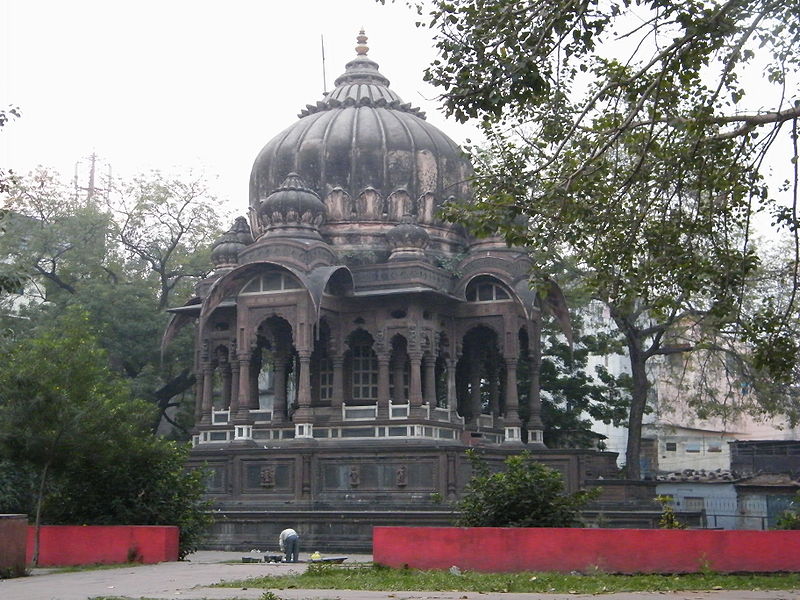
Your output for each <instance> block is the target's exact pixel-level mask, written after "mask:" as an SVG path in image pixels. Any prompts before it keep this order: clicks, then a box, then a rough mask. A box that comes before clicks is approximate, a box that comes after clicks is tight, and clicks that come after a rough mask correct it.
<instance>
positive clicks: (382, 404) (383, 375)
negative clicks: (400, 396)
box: [377, 352, 389, 419]
mask: <svg viewBox="0 0 800 600" xmlns="http://www.w3.org/2000/svg"><path fill="white" fill-rule="evenodd" d="M377 357H378V418H379V419H388V418H389V353H388V352H379V353H378V354H377Z"/></svg>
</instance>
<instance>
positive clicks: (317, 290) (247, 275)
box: [200, 260, 353, 323]
mask: <svg viewBox="0 0 800 600" xmlns="http://www.w3.org/2000/svg"><path fill="white" fill-rule="evenodd" d="M265 267H268V268H270V269H275V270H278V271H283V272H285V273H288V274H291V275H292V276H293V277H294V278H296V279H297V280H298V281H300V284H301V285H302V286H303V288H304V289H305V290H306V292H308V294H309V296H310V298H311V302H312V303H313V306H314V314H315V316H316V319H317V320H319V314H320V308H321V304H322V294H323V292H324V291H325V288H326V286H327V285H328V282H329V281H330V280H331V278H332V277H334V276H336V277H337V278H339V279H341V280H342V281H344V282H345V283H344V285H346V286H348V289H349V290H350V291H352V289H353V277H352V275H351V273H350V270H349V269H348V268H347V267H343V266H335V267H317V268H316V269H314V270H313V271H311V273H308V274H306V273H302V272H300V271H298V270H297V269H294V268H292V267H288V266H286V265H282V264H280V263H276V262H273V261H266V260H265V261H257V262H252V263H247V264H246V265H242V266H241V267H238V268H236V269H233V270H232V271H231V272H230V273H227V274H225V275H224V276H222V277H221V278H219V279H218V280H217V281H215V282H214V284H213V285H212V286H211V290H210V291H209V294H208V297H207V298H206V300H205V302H204V303H203V308H202V311H201V312H200V319H201V323H202V322H205V320H206V319H207V318H208V316H209V315H210V314H211V313H213V312H214V310H215V309H216V308H217V307H218V306H219V305H220V303H221V302H222V300H223V299H225V298H226V297H228V296H229V295H231V294H233V293H234V292H238V290H240V289H241V288H242V287H243V286H245V285H246V284H248V282H250V281H251V280H252V279H253V277H254V276H255V275H257V274H258V273H260V272H263V270H264V268H265Z"/></svg>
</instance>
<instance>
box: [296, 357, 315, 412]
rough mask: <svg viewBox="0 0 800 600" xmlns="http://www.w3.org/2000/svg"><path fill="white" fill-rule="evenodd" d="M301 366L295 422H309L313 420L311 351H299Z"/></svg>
mask: <svg viewBox="0 0 800 600" xmlns="http://www.w3.org/2000/svg"><path fill="white" fill-rule="evenodd" d="M298 357H299V359H300V360H299V361H298V362H299V368H300V373H299V374H298V375H299V376H298V385H297V404H298V408H297V412H295V414H294V421H295V422H303V423H307V422H310V421H311V417H312V411H311V353H310V352H309V351H308V350H300V351H298Z"/></svg>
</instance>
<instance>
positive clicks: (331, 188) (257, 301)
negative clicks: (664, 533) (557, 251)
mask: <svg viewBox="0 0 800 600" xmlns="http://www.w3.org/2000/svg"><path fill="white" fill-rule="evenodd" d="M470 172H471V171H470V165H469V163H468V162H467V160H466V159H465V158H464V156H463V155H462V153H461V152H460V150H459V148H458V147H457V145H456V144H455V143H454V142H453V141H452V140H451V139H450V138H448V137H447V136H446V135H445V134H444V133H442V132H441V131H439V130H438V129H437V128H436V127H434V126H432V125H431V124H430V123H428V122H427V121H426V120H425V115H424V114H423V113H421V112H420V111H419V110H418V109H416V108H412V107H411V106H410V105H409V104H406V103H404V102H403V101H402V100H401V99H400V97H399V96H398V95H397V94H396V93H395V92H394V91H393V90H392V89H390V88H389V80H388V79H386V77H384V76H383V75H382V74H381V73H380V71H379V69H378V65H377V64H376V63H375V62H374V61H373V60H372V59H370V58H369V57H368V47H367V38H366V36H365V35H364V33H363V31H362V32H361V34H360V35H359V36H358V45H357V47H356V57H355V58H354V59H353V60H351V61H350V62H349V63H347V65H346V68H345V72H344V74H343V75H341V76H340V77H339V78H338V79H337V80H336V87H335V89H334V90H333V91H332V92H330V93H329V94H327V95H325V97H324V98H323V99H322V100H321V101H319V102H317V103H316V104H313V105H308V106H307V107H306V108H305V109H304V110H303V111H302V112H301V113H300V115H299V120H298V121H297V122H295V123H294V124H292V125H291V126H289V127H288V128H287V129H285V130H284V131H283V132H282V133H279V134H278V135H277V136H275V137H274V138H273V139H272V140H271V141H269V142H268V143H267V144H266V145H265V146H264V148H263V149H262V150H261V152H260V153H259V155H258V157H257V158H256V160H255V163H254V165H253V169H252V174H251V178H250V200H249V213H248V218H249V226H248V223H246V222H245V221H244V219H242V218H241V217H240V218H239V219H237V220H236V223H235V224H234V226H233V227H232V228H231V230H230V231H228V232H227V233H225V234H224V235H223V236H222V238H221V239H220V240H219V241H218V242H217V244H215V246H214V248H213V251H212V258H213V262H214V266H215V271H214V273H213V275H212V276H211V277H209V278H208V279H207V280H205V281H203V282H202V283H201V284H200V285H199V286H198V288H197V297H196V298H194V299H192V300H190V301H189V302H188V303H187V305H186V306H184V307H180V308H176V309H173V312H174V313H175V315H174V317H173V322H172V325H171V329H173V330H174V329H175V328H177V327H178V326H180V325H182V324H185V323H188V322H190V321H191V320H195V321H196V335H197V352H196V364H195V373H196V376H197V386H196V389H197V399H196V400H197V401H196V423H197V425H196V431H195V435H194V448H193V451H192V455H191V461H190V464H191V465H196V466H201V465H202V466H204V467H205V468H207V469H210V471H211V477H210V479H209V484H208V492H209V497H210V498H211V499H212V500H213V501H214V502H215V504H216V509H218V511H219V512H218V513H217V515H218V516H217V524H216V525H215V530H214V532H213V540H212V542H213V545H214V546H216V547H228V548H234V547H236V548H251V547H255V546H257V545H259V544H261V545H263V543H264V541H265V540H273V539H276V538H277V535H278V532H279V531H280V530H281V529H282V528H283V527H284V526H285V525H287V524H290V525H292V526H293V527H294V528H295V529H298V530H300V531H301V532H302V533H303V537H304V540H306V541H307V542H308V543H311V544H313V545H315V546H316V545H317V544H320V545H324V546H325V547H329V548H334V547H336V548H338V549H340V550H347V549H351V550H366V549H368V548H369V544H370V539H371V527H372V526H373V525H389V524H415V525H420V524H437V525H446V524H449V522H450V515H449V514H448V512H447V509H446V507H444V506H443V505H442V504H441V503H440V502H439V499H442V498H443V499H445V500H454V499H456V498H457V497H458V495H459V493H460V492H461V491H462V490H463V488H464V485H465V484H466V482H467V480H468V476H469V470H468V469H469V468H468V464H467V462H466V460H465V457H464V451H465V449H467V448H469V447H474V446H480V447H483V448H484V450H485V452H486V453H487V454H486V455H487V457H489V459H490V460H496V461H498V462H499V461H500V460H502V459H503V458H504V457H505V456H507V455H508V454H511V453H515V452H519V451H520V450H522V449H523V448H525V447H527V448H528V449H530V450H532V451H534V452H536V453H537V455H538V456H539V458H540V459H541V460H543V461H545V462H547V463H548V464H550V465H551V466H554V467H556V468H559V469H560V470H561V471H562V472H563V473H564V474H565V477H566V480H567V483H568V487H569V488H570V489H575V488H576V486H577V485H578V483H579V482H580V481H583V480H584V479H585V478H586V477H590V476H595V477H596V476H598V475H603V474H605V473H606V471H610V470H613V468H614V460H613V455H609V454H604V453H591V452H589V453H583V454H580V455H579V454H578V453H576V452H574V451H573V452H570V451H554V450H547V449H546V448H545V447H544V445H543V443H542V423H541V419H540V416H539V401H538V387H537V384H536V382H537V377H536V376H535V375H536V373H538V361H539V356H538V337H539V318H540V315H539V309H538V307H537V305H536V301H535V294H534V293H533V292H532V291H531V290H530V288H529V283H528V274H529V271H530V267H531V264H530V260H529V258H528V256H527V254H526V252H524V251H521V250H519V249H514V248H507V247H506V246H505V245H504V244H502V243H497V240H495V241H493V242H487V241H486V240H476V239H473V238H472V237H470V236H469V235H468V233H467V232H466V231H464V229H463V228H462V227H460V226H457V225H453V224H450V223H446V222H443V221H442V220H440V218H439V217H438V214H437V209H438V207H439V206H440V205H441V204H442V203H443V202H444V201H446V200H447V199H448V198H451V197H454V198H456V199H458V200H465V199H469V195H470V186H469V176H470ZM170 334H171V332H168V335H170ZM520 367H522V368H520ZM520 372H524V373H526V374H527V375H526V377H525V378H524V384H523V381H522V380H521V378H520V377H518V373H520ZM521 405H522V409H521Z"/></svg>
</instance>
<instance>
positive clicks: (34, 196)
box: [0, 168, 222, 427]
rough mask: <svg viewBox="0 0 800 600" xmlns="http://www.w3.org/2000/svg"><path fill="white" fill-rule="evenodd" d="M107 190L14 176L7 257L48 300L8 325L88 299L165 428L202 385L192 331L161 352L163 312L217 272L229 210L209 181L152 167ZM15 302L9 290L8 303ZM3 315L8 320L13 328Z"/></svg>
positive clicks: (112, 358)
mask: <svg viewBox="0 0 800 600" xmlns="http://www.w3.org/2000/svg"><path fill="white" fill-rule="evenodd" d="M106 190H107V193H104V194H102V195H101V194H98V193H93V191H94V190H91V189H90V190H89V192H88V193H87V194H86V195H85V196H84V195H83V194H78V192H77V191H76V190H75V189H74V188H71V187H70V186H67V185H65V184H64V183H63V182H62V181H61V179H60V178H59V176H58V175H57V174H55V173H53V172H51V171H48V170H46V169H41V168H40V169H38V170H36V171H34V172H33V173H30V174H28V175H27V176H16V177H15V178H14V180H13V181H12V182H11V183H10V185H9V189H8V194H7V198H6V199H5V205H6V206H7V207H8V209H9V212H8V214H7V216H6V218H5V220H4V221H2V222H0V225H1V226H3V227H4V228H5V230H6V232H5V235H0V255H2V256H3V257H4V258H5V262H4V266H6V267H8V268H9V269H12V271H11V272H13V273H18V274H20V275H19V277H20V280H21V281H20V284H19V285H18V286H17V287H18V288H19V287H21V286H22V284H23V283H24V282H23V281H22V280H23V279H24V280H26V281H27V282H30V283H32V285H31V286H29V287H31V288H32V289H31V290H30V292H31V293H32V294H33V293H34V292H36V293H38V294H39V295H40V298H39V300H41V301H44V302H41V303H33V304H32V305H31V306H29V307H28V308H26V309H22V310H23V312H24V313H25V314H24V315H15V316H14V317H12V318H11V319H10V320H11V323H10V325H7V326H9V327H10V328H11V329H15V330H16V335H17V337H24V336H26V335H30V334H32V333H33V330H34V328H35V327H36V326H39V325H40V324H42V323H47V322H48V321H50V320H52V319H53V318H54V317H55V316H57V315H59V314H61V313H63V312H64V311H65V309H67V308H68V307H70V306H80V307H81V308H82V309H83V310H85V311H87V312H88V313H89V314H90V315H91V319H92V322H93V325H94V326H95V327H96V329H97V331H98V337H99V339H100V342H101V344H102V346H103V348H104V349H105V350H106V351H107V352H108V356H109V362H110V365H111V367H112V368H113V369H114V371H116V372H117V373H120V374H122V375H124V376H125V377H126V378H127V379H129V380H131V382H132V385H133V387H134V389H135V391H136V392H137V394H139V395H140V396H142V397H149V398H150V399H151V400H152V401H153V402H154V403H155V404H156V405H157V406H158V407H159V413H158V416H157V417H154V427H156V426H157V425H158V423H159V422H160V421H161V419H162V418H165V419H167V420H172V419H171V417H170V413H171V412H172V411H169V412H168V409H171V408H173V407H175V406H177V405H178V404H179V403H180V398H181V396H182V395H185V394H186V393H187V392H188V390H189V388H190V387H191V385H192V383H193V382H194V378H193V377H192V376H191V375H190V373H189V370H188V369H186V367H185V365H186V362H187V360H188V359H187V356H188V355H189V353H190V352H191V342H190V340H188V338H187V339H185V340H184V341H187V342H189V343H188V344H176V345H174V346H173V347H172V348H171V349H170V352H169V353H167V355H165V356H162V355H161V352H160V340H161V337H162V334H163V331H164V328H165V327H166V323H167V321H168V318H169V317H168V315H167V314H166V312H165V311H164V309H165V308H166V307H168V306H171V305H180V304H183V303H184V302H185V301H186V300H187V298H189V297H191V295H192V294H193V285H194V283H195V282H196V281H198V280H199V279H201V278H202V277H204V276H206V275H207V274H208V273H209V272H210V270H211V268H212V267H211V262H210V259H209V254H210V248H211V245H212V243H213V241H214V240H215V239H216V238H217V237H218V236H219V235H220V234H221V233H222V228H221V226H220V223H221V216H220V214H219V212H218V209H217V208H216V202H215V199H214V198H213V197H212V196H211V195H210V194H209V192H208V190H207V188H206V186H205V184H204V181H203V179H202V178H196V177H194V178H188V177H184V178H175V177H168V176H165V175H163V174H161V173H159V172H153V173H150V174H148V175H146V176H140V177H138V178H136V179H134V180H133V181H130V182H127V183H120V182H108V184H107V185H106ZM0 275H2V271H0ZM0 282H2V279H0ZM26 292H27V290H26ZM13 301H14V298H12V297H8V298H5V299H3V298H2V297H0V308H5V307H6V305H7V304H8V303H10V302H13ZM9 312H11V313H14V312H15V311H9ZM16 312H19V310H17V311H16ZM19 316H24V317H25V319H24V320H21V319H19V318H16V317H19ZM3 317H5V315H2V314H1V313H0V324H3V325H6V323H5V322H4V319H3ZM5 320H8V319H5ZM23 323H24V324H25V325H24V326H22V325H21V324H23ZM173 424H174V423H173Z"/></svg>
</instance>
